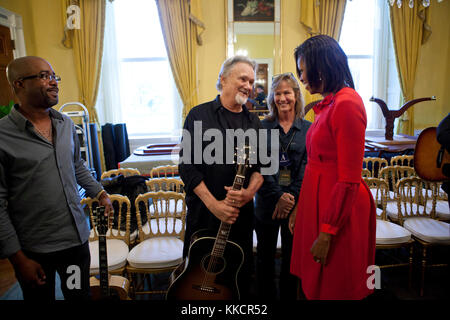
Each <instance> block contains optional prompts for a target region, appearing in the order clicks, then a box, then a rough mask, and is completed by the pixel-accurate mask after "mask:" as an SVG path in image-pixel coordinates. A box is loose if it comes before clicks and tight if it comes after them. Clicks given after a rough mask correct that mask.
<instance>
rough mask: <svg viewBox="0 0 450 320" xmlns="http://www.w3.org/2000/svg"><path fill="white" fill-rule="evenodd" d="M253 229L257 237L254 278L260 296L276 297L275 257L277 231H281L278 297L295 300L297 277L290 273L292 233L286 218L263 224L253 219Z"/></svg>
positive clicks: (268, 298)
mask: <svg viewBox="0 0 450 320" xmlns="http://www.w3.org/2000/svg"><path fill="white" fill-rule="evenodd" d="M255 231H256V236H257V239H258V244H257V247H256V249H257V256H256V260H257V264H256V280H257V284H258V285H257V287H258V294H259V297H260V298H263V299H267V300H275V299H277V295H276V286H275V257H276V250H277V240H278V232H279V231H280V232H281V268H280V282H279V290H280V297H279V298H280V299H281V300H295V299H296V296H297V283H298V279H297V278H296V277H295V276H293V275H292V274H291V273H290V264H291V252H292V238H293V237H292V235H291V233H290V232H289V228H288V219H283V220H281V221H280V223H278V224H265V223H262V222H261V221H259V220H258V219H255Z"/></svg>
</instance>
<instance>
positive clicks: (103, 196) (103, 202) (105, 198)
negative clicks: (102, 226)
mask: <svg viewBox="0 0 450 320" xmlns="http://www.w3.org/2000/svg"><path fill="white" fill-rule="evenodd" d="M98 202H99V205H100V206H103V207H105V216H107V217H111V216H112V215H113V214H114V208H113V206H112V203H111V199H110V198H109V195H108V193H107V192H106V191H105V190H103V191H102V193H100V195H99V196H98Z"/></svg>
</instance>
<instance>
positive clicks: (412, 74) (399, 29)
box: [389, 1, 431, 135]
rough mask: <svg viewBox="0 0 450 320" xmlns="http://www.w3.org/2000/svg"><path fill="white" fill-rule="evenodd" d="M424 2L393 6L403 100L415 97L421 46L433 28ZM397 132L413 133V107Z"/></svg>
mask: <svg viewBox="0 0 450 320" xmlns="http://www.w3.org/2000/svg"><path fill="white" fill-rule="evenodd" d="M421 3H422V1H415V4H414V7H413V8H410V7H409V6H408V5H406V3H404V5H403V6H402V7H401V8H398V7H397V6H396V5H394V6H392V7H390V9H389V11H390V19H391V28H392V34H393V41H394V48H395V56H396V61H397V69H398V71H399V77H400V86H401V89H402V94H403V100H404V102H406V101H409V100H412V99H414V82H415V78H416V69H417V61H418V59H419V53H420V47H421V45H422V44H423V43H424V42H425V41H426V40H427V39H428V38H429V35H430V34H431V30H430V28H429V26H428V25H427V24H426V20H427V16H428V8H424V7H423V6H422V4H421ZM397 133H404V134H408V135H414V107H411V108H409V109H408V110H407V111H406V112H405V113H404V114H403V115H402V116H401V117H400V118H399V123H398V127H397Z"/></svg>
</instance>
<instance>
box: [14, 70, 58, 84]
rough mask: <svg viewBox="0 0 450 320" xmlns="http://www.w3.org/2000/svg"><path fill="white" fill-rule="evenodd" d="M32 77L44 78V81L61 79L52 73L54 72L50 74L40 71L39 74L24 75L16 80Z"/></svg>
mask: <svg viewBox="0 0 450 320" xmlns="http://www.w3.org/2000/svg"><path fill="white" fill-rule="evenodd" d="M34 78H39V79H41V80H45V81H52V80H55V81H56V82H60V81H61V77H60V76H57V75H54V74H50V73H48V72H40V73H39V74H36V75H33V76H26V77H22V78H19V79H17V80H19V81H22V80H27V79H34Z"/></svg>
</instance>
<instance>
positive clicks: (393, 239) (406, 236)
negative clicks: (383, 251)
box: [376, 219, 411, 244]
mask: <svg viewBox="0 0 450 320" xmlns="http://www.w3.org/2000/svg"><path fill="white" fill-rule="evenodd" d="M376 239H377V240H376V243H377V244H397V243H405V242H408V241H409V240H411V232H409V231H408V230H406V229H405V228H403V227H401V226H399V225H398V224H395V223H392V222H389V221H384V220H379V219H377V233H376Z"/></svg>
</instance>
